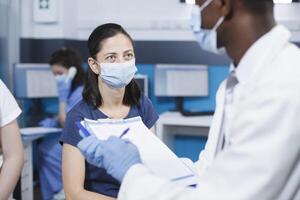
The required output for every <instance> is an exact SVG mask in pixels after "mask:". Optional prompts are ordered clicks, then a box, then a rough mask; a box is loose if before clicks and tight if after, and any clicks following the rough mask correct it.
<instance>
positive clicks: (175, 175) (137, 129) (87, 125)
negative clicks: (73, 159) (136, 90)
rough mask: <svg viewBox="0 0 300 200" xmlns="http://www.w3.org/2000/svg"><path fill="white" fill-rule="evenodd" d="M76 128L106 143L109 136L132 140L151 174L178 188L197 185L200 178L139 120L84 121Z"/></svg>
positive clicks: (136, 118)
mask: <svg viewBox="0 0 300 200" xmlns="http://www.w3.org/2000/svg"><path fill="white" fill-rule="evenodd" d="M77 126H78V127H79V128H80V131H81V132H84V133H83V135H85V136H87V135H88V134H93V135H95V136H96V137H97V138H98V139H100V140H107V139H108V138H109V137H110V136H117V137H120V136H121V135H122V133H124V131H125V130H127V129H129V130H128V132H127V133H126V134H125V135H124V136H122V138H124V139H128V140H130V141H131V142H132V143H133V144H135V145H136V146H137V148H138V150H139V153H140V156H141V160H142V162H143V164H144V165H145V166H147V167H148V168H149V169H150V171H151V172H152V173H154V174H156V175H158V176H160V177H164V178H167V179H169V180H171V181H174V182H176V183H178V184H179V185H184V186H188V185H194V184H196V183H197V182H198V176H197V175H196V174H195V173H194V172H193V171H192V169H191V168H189V167H188V166H187V165H185V164H184V163H183V162H182V161H181V160H180V159H179V158H178V157H177V156H176V155H175V154H174V153H173V152H172V151H171V150H170V149H169V148H168V147H167V146H166V145H165V144H164V143H163V142H162V141H161V140H159V138H158V137H156V136H155V135H154V134H153V133H152V132H151V131H150V130H149V129H148V128H147V127H146V126H145V125H144V123H143V122H142V120H141V118H140V117H134V118H130V119H125V120H124V119H121V120H114V119H99V120H96V121H95V120H89V119H85V120H83V121H81V122H79V124H78V123H77Z"/></svg>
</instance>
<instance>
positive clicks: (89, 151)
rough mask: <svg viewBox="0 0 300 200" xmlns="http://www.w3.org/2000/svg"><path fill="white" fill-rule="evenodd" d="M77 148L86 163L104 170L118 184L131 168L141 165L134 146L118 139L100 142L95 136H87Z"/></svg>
mask: <svg viewBox="0 0 300 200" xmlns="http://www.w3.org/2000/svg"><path fill="white" fill-rule="evenodd" d="M77 146H78V148H79V149H80V151H81V153H82V154H83V155H84V157H85V158H86V160H87V162H89V163H91V164H93V165H95V166H97V167H102V168H104V169H106V171H107V173H108V174H110V175H111V176H113V177H114V178H115V179H117V180H118V181H119V182H122V180H123V178H124V176H125V174H126V173H127V171H128V170H129V168H130V167H131V166H133V165H135V164H138V163H141V158H140V154H139V152H138V149H137V148H136V146H135V145H134V144H132V143H131V142H130V141H127V140H122V139H120V138H118V137H110V138H108V140H106V141H102V140H98V139H97V138H96V137H95V136H89V137H87V138H84V139H83V140H81V141H80V142H79V143H78V145H77Z"/></svg>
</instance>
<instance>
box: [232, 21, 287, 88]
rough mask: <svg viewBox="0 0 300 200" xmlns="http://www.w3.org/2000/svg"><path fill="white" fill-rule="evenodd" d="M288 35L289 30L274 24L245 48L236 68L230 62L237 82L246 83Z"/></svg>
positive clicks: (275, 52) (285, 40) (282, 43)
mask: <svg viewBox="0 0 300 200" xmlns="http://www.w3.org/2000/svg"><path fill="white" fill-rule="evenodd" d="M290 37H291V33H290V31H289V30H287V29H286V28H285V27H284V26H282V25H276V26H275V27H274V28H273V29H272V30H271V31H269V32H268V33H266V34H265V35H263V36H262V37H261V38H260V39H258V40H257V41H256V42H255V43H254V44H253V45H252V46H251V47H250V48H249V49H248V50H247V52H246V53H245V55H244V56H243V57H242V59H241V61H240V63H239V65H238V67H237V68H235V67H234V64H231V66H230V72H231V71H234V70H235V73H236V77H237V79H238V81H239V83H242V84H243V83H246V82H247V80H249V79H250V78H251V77H252V75H254V74H255V72H256V71H257V70H258V69H260V68H261V67H264V65H267V63H268V62H270V61H271V59H272V58H273V57H274V56H275V55H276V54H277V52H278V51H279V50H280V49H281V47H282V46H283V45H284V44H285V43H287V42H288V41H289V39H290Z"/></svg>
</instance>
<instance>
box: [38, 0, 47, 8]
mask: <svg viewBox="0 0 300 200" xmlns="http://www.w3.org/2000/svg"><path fill="white" fill-rule="evenodd" d="M39 7H40V9H41V10H48V9H49V0H40V2H39Z"/></svg>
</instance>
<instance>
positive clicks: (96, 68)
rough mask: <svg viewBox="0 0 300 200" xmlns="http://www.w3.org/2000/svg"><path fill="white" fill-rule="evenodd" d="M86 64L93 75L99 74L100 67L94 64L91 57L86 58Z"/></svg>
mask: <svg viewBox="0 0 300 200" xmlns="http://www.w3.org/2000/svg"><path fill="white" fill-rule="evenodd" d="M88 64H89V67H90V69H91V70H92V71H93V72H94V73H95V74H100V66H99V65H98V64H97V63H96V62H95V59H94V58H92V57H89V58H88Z"/></svg>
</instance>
